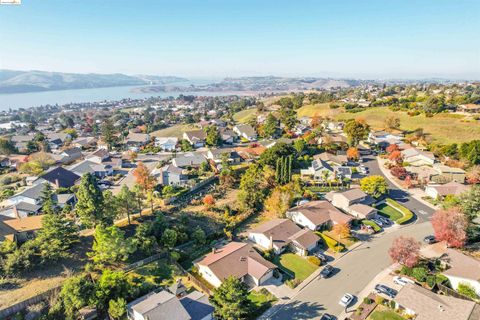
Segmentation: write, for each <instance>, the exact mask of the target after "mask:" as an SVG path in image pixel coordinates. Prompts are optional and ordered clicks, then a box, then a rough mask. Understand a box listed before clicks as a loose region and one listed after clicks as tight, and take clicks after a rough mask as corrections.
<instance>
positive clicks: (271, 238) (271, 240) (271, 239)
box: [269, 235, 273, 249]
mask: <svg viewBox="0 0 480 320" xmlns="http://www.w3.org/2000/svg"><path fill="white" fill-rule="evenodd" d="M269 249H273V237H272V235H270V247H269Z"/></svg>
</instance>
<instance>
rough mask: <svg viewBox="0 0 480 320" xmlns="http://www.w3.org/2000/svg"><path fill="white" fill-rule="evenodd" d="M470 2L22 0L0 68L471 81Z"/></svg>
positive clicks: (8, 28) (2, 30) (476, 74)
mask: <svg viewBox="0 0 480 320" xmlns="http://www.w3.org/2000/svg"><path fill="white" fill-rule="evenodd" d="M479 17H480V1H477V0H469V1H467V0H464V1H463V0H455V1H450V0H417V1H409V0H383V1H373V0H362V1H360V0H356V1H353V0H352V1H349V0H341V1H340V0H334V1H332V0H329V1H326V0H325V1H323V0H316V1H315V0H312V1H309V0H286V1H284V0H221V1H220V0H175V1H174V0H171V1H167V0H156V1H153V0H152V1H146V0H144V1H133V0H130V1H123V0H115V1H113V0H63V1H60V0H58V1H53V0H52V1H50V0H23V3H22V5H20V6H0V68H8V69H21V70H30V69H36V70H51V71H64V72H82V73H86V72H96V73H114V72H122V73H127V74H137V73H143V74H159V75H181V76H190V77H223V76H241V75H284V76H331V77H356V78H395V77H401V78H418V77H450V78H477V79H478V78H480V41H479V40H480V36H479V34H480V18H479Z"/></svg>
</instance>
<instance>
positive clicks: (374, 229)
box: [362, 219, 382, 232]
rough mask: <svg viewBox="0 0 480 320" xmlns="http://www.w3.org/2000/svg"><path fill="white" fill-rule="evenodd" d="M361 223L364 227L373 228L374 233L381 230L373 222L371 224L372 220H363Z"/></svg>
mask: <svg viewBox="0 0 480 320" xmlns="http://www.w3.org/2000/svg"><path fill="white" fill-rule="evenodd" d="M362 223H363V224H364V225H366V226H370V227H372V228H373V231H375V232H379V231H381V230H382V228H381V227H380V226H379V225H378V224H376V223H375V222H373V221H372V220H367V219H364V220H362Z"/></svg>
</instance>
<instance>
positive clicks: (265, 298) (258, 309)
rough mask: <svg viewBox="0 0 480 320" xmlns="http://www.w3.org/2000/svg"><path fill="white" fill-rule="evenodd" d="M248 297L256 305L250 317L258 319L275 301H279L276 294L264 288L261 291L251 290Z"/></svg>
mask: <svg viewBox="0 0 480 320" xmlns="http://www.w3.org/2000/svg"><path fill="white" fill-rule="evenodd" d="M248 299H250V301H251V302H252V303H253V305H254V306H255V308H254V310H253V311H252V314H251V317H250V319H256V318H257V317H258V316H260V315H261V314H262V313H264V312H265V311H266V310H267V309H269V308H270V307H271V306H272V305H273V303H274V302H275V301H277V298H275V296H274V295H272V294H271V293H270V292H268V291H267V290H266V289H262V290H260V291H253V290H252V291H250V293H249V295H248Z"/></svg>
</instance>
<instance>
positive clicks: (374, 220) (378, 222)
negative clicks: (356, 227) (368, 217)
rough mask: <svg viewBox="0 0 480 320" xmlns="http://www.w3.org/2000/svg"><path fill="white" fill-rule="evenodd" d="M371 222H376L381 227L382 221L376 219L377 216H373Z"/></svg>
mask: <svg viewBox="0 0 480 320" xmlns="http://www.w3.org/2000/svg"><path fill="white" fill-rule="evenodd" d="M372 221H373V222H375V223H376V224H378V225H379V226H380V227H383V225H384V223H383V222H382V221H380V220H378V219H377V218H374V219H372Z"/></svg>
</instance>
